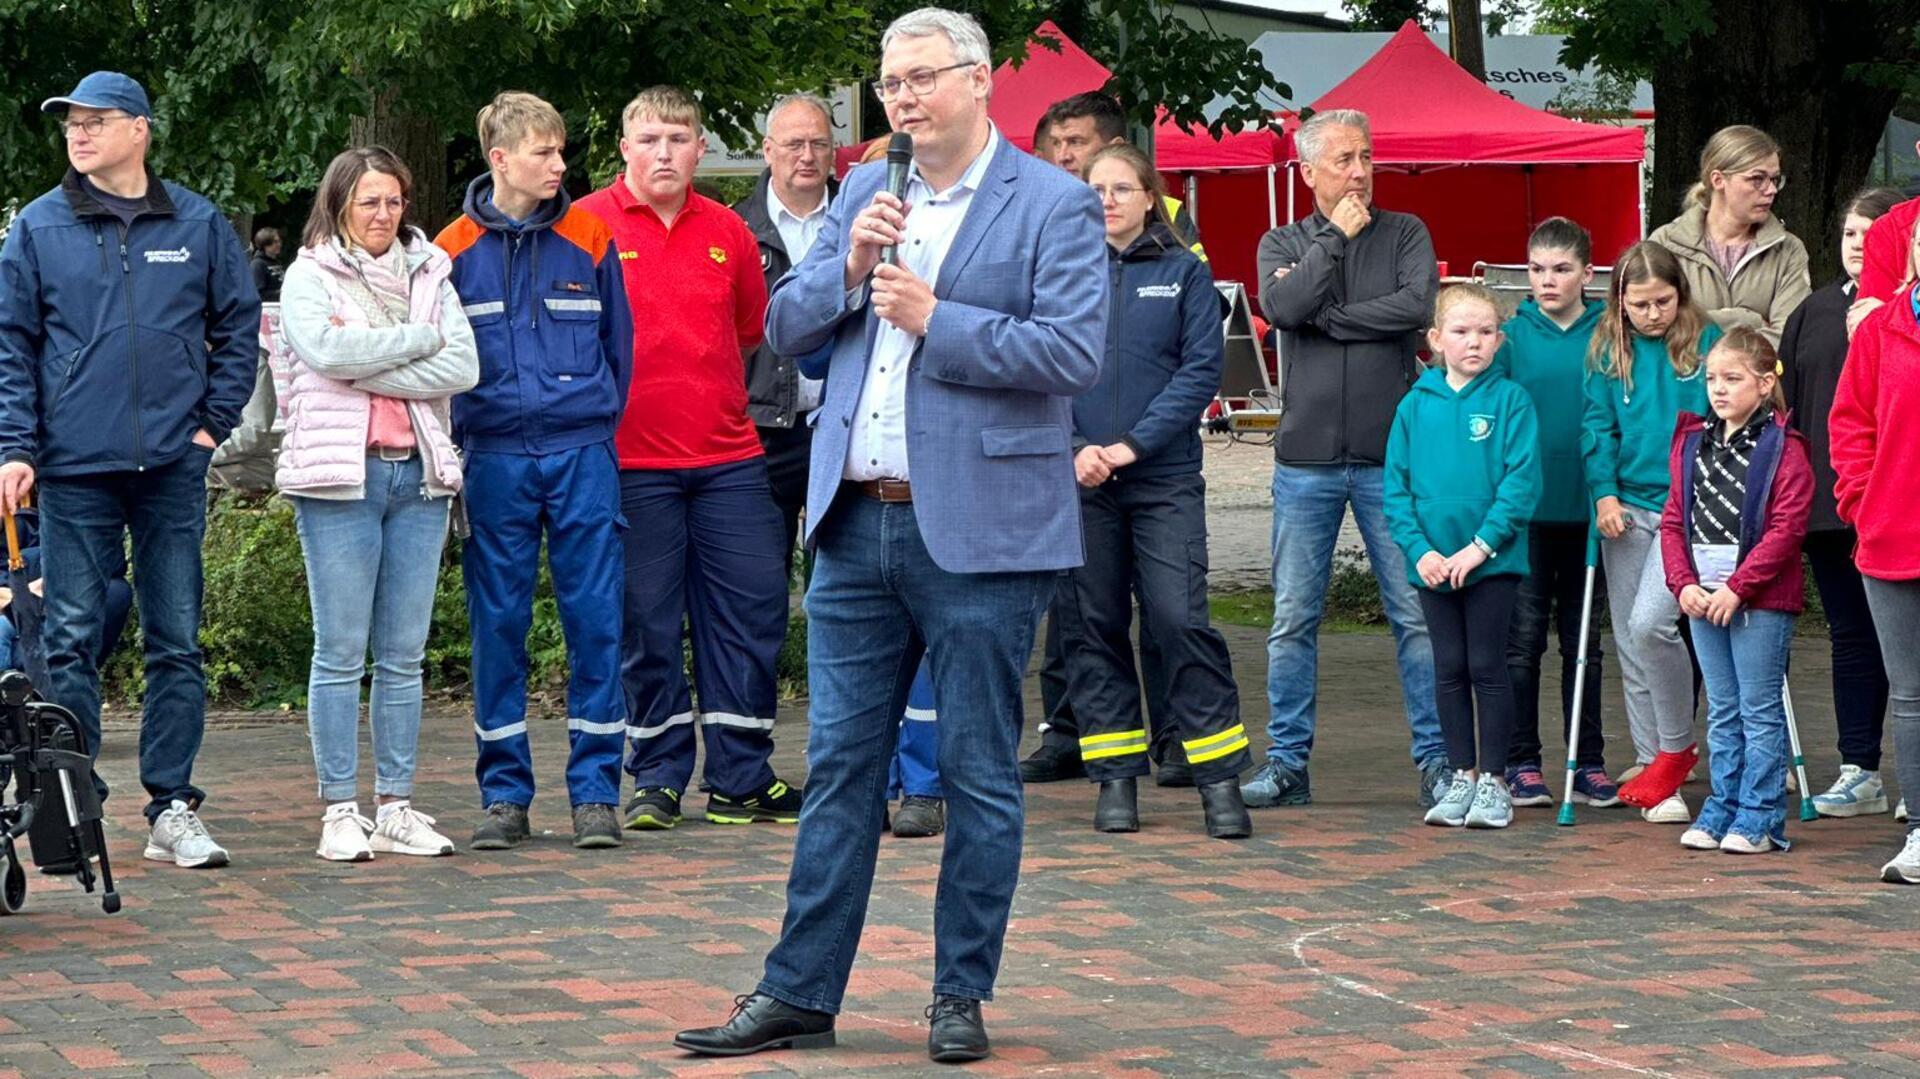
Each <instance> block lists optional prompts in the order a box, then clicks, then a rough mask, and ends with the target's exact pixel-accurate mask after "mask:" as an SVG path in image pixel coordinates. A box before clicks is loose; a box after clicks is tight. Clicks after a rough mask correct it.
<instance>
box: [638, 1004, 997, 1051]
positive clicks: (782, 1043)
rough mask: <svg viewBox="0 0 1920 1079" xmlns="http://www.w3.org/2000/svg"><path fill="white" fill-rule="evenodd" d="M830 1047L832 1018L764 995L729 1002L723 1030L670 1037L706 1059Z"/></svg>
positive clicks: (706, 1029)
mask: <svg viewBox="0 0 1920 1079" xmlns="http://www.w3.org/2000/svg"><path fill="white" fill-rule="evenodd" d="M983 1038H984V1036H983ZM832 1044H833V1016H831V1015H828V1014H827V1013H826V1012H810V1011H808V1010H806V1009H805V1008H796V1007H794V1006H793V1005H791V1004H787V1003H784V1002H782V1001H778V1000H775V999H773V998H772V997H770V996H767V995H765V994H764V993H749V994H747V995H746V996H743V997H735V998H733V1017H732V1018H730V1019H728V1020H727V1025H726V1026H720V1027H701V1028H699V1029H697V1030H683V1031H681V1032H680V1033H678V1034H676V1035H674V1036H673V1047H674V1048H675V1049H684V1050H686V1051H687V1052H689V1053H698V1054H700V1055H701V1056H708V1057H743V1056H746V1055H747V1054H749V1053H758V1052H760V1051H761V1050H763V1049H824V1048H826V1047H827V1046H830V1045H832ZM981 1044H982V1045H984V1044H985V1041H984V1040H983V1041H982V1043H981Z"/></svg>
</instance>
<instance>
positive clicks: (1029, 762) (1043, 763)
mask: <svg viewBox="0 0 1920 1079" xmlns="http://www.w3.org/2000/svg"><path fill="white" fill-rule="evenodd" d="M1086 774H1087V769H1086V766H1085V765H1083V764H1081V763H1080V747H1079V746H1078V745H1075V744H1069V743H1062V742H1051V741H1046V740H1042V741H1041V743H1040V748H1039V749H1036V750H1034V751H1033V755H1032V756H1030V757H1028V758H1027V759H1026V760H1023V761H1021V762H1020V782H1022V783H1058V782H1059V781H1060V780H1063V779H1081V778H1084V777H1085V776H1086Z"/></svg>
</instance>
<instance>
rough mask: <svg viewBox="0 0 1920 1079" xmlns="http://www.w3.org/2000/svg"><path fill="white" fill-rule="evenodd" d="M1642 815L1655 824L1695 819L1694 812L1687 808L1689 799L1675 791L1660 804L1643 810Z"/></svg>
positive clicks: (1642, 817)
mask: <svg viewBox="0 0 1920 1079" xmlns="http://www.w3.org/2000/svg"><path fill="white" fill-rule="evenodd" d="M1640 817H1641V819H1642V820H1647V821H1651V822H1653V823H1654V824H1686V823H1688V822H1689V821H1691V820H1693V812H1692V811H1691V810H1689V809H1688V808H1687V800H1686V799H1685V798H1682V797H1681V796H1680V794H1679V793H1678V792H1675V793H1673V794H1671V795H1669V796H1668V797H1667V800H1666V801H1664V802H1661V803H1660V804H1659V805H1657V806H1654V807H1653V808H1651V809H1643V810H1641V811H1640Z"/></svg>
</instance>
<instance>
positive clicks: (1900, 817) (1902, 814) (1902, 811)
mask: <svg viewBox="0 0 1920 1079" xmlns="http://www.w3.org/2000/svg"><path fill="white" fill-rule="evenodd" d="M1893 819H1894V820H1897V821H1899V822H1900V823H1901V824H1905V823H1907V800H1906V799H1905V798H1902V799H1900V804H1899V805H1897V806H1894V807H1893Z"/></svg>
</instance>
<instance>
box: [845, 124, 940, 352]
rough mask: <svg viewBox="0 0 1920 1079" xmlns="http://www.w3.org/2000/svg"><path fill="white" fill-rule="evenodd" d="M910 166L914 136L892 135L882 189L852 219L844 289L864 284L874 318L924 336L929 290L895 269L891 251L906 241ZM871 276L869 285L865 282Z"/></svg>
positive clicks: (909, 273) (930, 300) (930, 297)
mask: <svg viewBox="0 0 1920 1079" xmlns="http://www.w3.org/2000/svg"><path fill="white" fill-rule="evenodd" d="M912 161H913V136H911V135H908V134H907V133H905V132H903V131H897V132H895V133H894V135H893V138H892V140H890V141H889V143H888V144H887V189H886V190H883V191H876V192H874V195H873V201H872V202H870V203H868V204H867V208H866V209H864V210H862V211H860V213H859V214H858V215H856V216H855V217H854V219H853V224H852V226H851V227H850V229H849V240H850V247H849V250H848V251H847V270H846V279H845V284H846V287H847V289H848V290H852V289H855V288H858V287H859V286H860V283H861V282H863V281H865V282H867V300H868V302H869V303H871V304H873V313H874V314H875V315H877V316H879V317H880V318H881V319H883V320H885V321H886V322H889V323H891V324H893V325H894V326H896V327H898V328H900V329H901V330H904V331H906V332H907V333H910V334H912V335H914V336H916V337H925V336H926V334H927V324H928V322H929V321H931V320H932V318H933V307H934V304H935V302H936V301H935V300H934V296H933V288H932V286H930V285H928V284H927V283H926V282H925V281H922V280H921V279H920V278H919V277H918V276H917V275H915V274H914V272H913V271H912V270H909V269H907V268H906V267H904V266H902V265H900V264H899V261H898V259H897V257H896V256H895V254H894V252H895V249H896V248H897V247H898V246H899V244H900V241H901V240H903V239H905V238H906V229H907V210H908V207H907V204H906V202H905V200H904V198H903V196H904V195H905V194H906V189H907V173H908V170H909V168H910V166H911V164H912ZM869 275H871V280H869Z"/></svg>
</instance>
